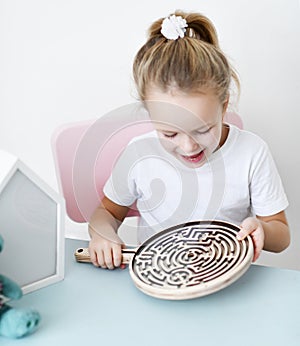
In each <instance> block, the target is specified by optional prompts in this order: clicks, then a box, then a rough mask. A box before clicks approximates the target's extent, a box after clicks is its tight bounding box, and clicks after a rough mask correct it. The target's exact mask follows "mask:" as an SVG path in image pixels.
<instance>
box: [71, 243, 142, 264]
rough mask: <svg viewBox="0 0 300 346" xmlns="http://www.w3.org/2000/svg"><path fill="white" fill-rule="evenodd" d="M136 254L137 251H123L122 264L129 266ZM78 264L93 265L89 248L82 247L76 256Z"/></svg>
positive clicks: (76, 252)
mask: <svg viewBox="0 0 300 346" xmlns="http://www.w3.org/2000/svg"><path fill="white" fill-rule="evenodd" d="M135 253H136V249H122V264H128V263H129V262H130V261H131V258H132V257H133V255H134V254H135ZM74 256H75V258H76V261H77V262H85V263H91V257H90V252H89V249H88V248H83V247H80V248H78V249H77V250H76V251H75V254H74Z"/></svg>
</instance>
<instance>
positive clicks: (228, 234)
mask: <svg viewBox="0 0 300 346" xmlns="http://www.w3.org/2000/svg"><path fill="white" fill-rule="evenodd" d="M238 230H239V229H238V228H237V227H231V224H227V223H222V222H220V223H218V222H212V223H207V224H206V223H201V222H200V223H199V222H195V223H193V222H191V223H188V224H186V225H181V226H180V227H174V228H173V229H169V230H166V231H165V232H164V233H160V234H159V237H156V236H153V237H152V238H150V239H149V240H148V241H147V242H146V243H145V244H144V245H143V246H142V247H140V249H139V250H138V252H137V253H136V254H135V259H134V261H132V263H133V264H132V271H133V272H134V274H135V277H136V278H137V281H138V282H139V283H138V282H137V284H140V285H139V286H143V285H147V286H149V285H150V286H151V287H153V288H157V289H161V290H168V291H169V290H178V289H180V290H188V289H189V288H193V287H194V286H201V285H206V287H209V286H211V287H212V286H213V285H214V281H216V284H217V285H224V283H222V278H224V280H225V281H226V278H225V277H226V276H227V277H228V276H230V274H231V272H232V273H235V274H238V273H239V271H243V269H244V268H245V266H249V265H250V263H251V260H252V256H253V253H252V252H253V245H252V242H251V239H250V237H247V238H246V239H245V240H243V241H239V240H237V238H236V234H237V232H238ZM250 243H251V244H250ZM239 268H240V269H239ZM228 281H230V280H228ZM214 290H216V288H215V289H214Z"/></svg>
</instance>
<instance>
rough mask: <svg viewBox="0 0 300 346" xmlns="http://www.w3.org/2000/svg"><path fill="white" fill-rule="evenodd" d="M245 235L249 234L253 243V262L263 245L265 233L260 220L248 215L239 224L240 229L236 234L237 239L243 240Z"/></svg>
mask: <svg viewBox="0 0 300 346" xmlns="http://www.w3.org/2000/svg"><path fill="white" fill-rule="evenodd" d="M247 235H250V236H251V238H252V240H253V244H254V256H253V262H255V261H256V260H257V259H258V257H259V255H260V253H261V251H262V249H263V247H264V241H265V234H264V230H263V226H262V224H261V222H260V221H259V220H258V219H257V218H256V217H248V218H247V219H245V220H244V221H243V222H242V224H241V230H240V231H239V232H238V234H237V239H238V240H243V239H244V238H246V236H247Z"/></svg>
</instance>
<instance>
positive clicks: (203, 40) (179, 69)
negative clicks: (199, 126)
mask: <svg viewBox="0 0 300 346" xmlns="http://www.w3.org/2000/svg"><path fill="white" fill-rule="evenodd" d="M174 15H175V16H180V17H181V19H183V20H185V21H186V24H187V25H186V28H184V37H182V36H181V37H182V38H178V39H168V38H167V37H165V36H164V35H163V34H162V32H161V31H162V24H163V21H164V18H161V19H159V20H157V21H155V22H154V23H153V24H152V25H151V26H150V28H149V30H148V40H147V42H146V43H145V44H144V45H143V46H142V47H141V49H140V50H139V51H138V53H137V54H136V57H135V59H134V64H133V76H134V79H135V83H136V86H137V91H138V93H139V97H140V99H141V100H145V99H146V98H147V92H148V91H149V88H150V87H152V86H155V87H156V88H159V89H160V90H161V91H163V92H167V91H168V90H169V89H170V88H173V87H174V86H175V87H176V88H178V89H179V90H180V91H182V92H198V91H204V90H207V89H210V90H212V91H214V92H215V93H216V94H217V95H218V97H219V98H220V101H221V102H222V103H225V102H226V101H227V100H228V97H229V88H230V84H231V81H234V82H235V84H236V85H237V89H238V90H239V87H240V84H239V79H238V76H237V73H236V72H235V71H234V69H233V68H232V67H231V66H230V64H229V62H228V60H227V58H226V57H225V55H224V53H223V52H222V51H221V49H220V47H219V41H218V36H217V32H216V29H215V27H214V25H213V24H212V22H211V21H210V20H209V19H208V18H207V17H205V16H204V15H202V14H199V13H185V12H182V11H176V12H175V13H174Z"/></svg>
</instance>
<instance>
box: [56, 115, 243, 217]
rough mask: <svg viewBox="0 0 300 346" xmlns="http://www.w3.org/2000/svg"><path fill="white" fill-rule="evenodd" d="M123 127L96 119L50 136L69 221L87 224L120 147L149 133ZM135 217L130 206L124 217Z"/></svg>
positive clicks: (235, 120)
mask: <svg viewBox="0 0 300 346" xmlns="http://www.w3.org/2000/svg"><path fill="white" fill-rule="evenodd" d="M224 121H225V122H227V123H231V124H234V125H236V126H237V127H239V128H243V123H242V120H241V118H240V116H239V115H237V114H236V113H232V112H231V113H226V115H225V119H224ZM123 125H124V126H123ZM123 125H122V124H120V123H119V122H118V126H117V128H116V124H115V123H114V122H113V121H112V120H107V119H106V120H104V121H102V120H101V118H100V119H94V120H88V121H81V122H76V123H69V124H65V125H62V126H60V127H59V128H57V129H56V131H55V132H54V134H53V136H52V139H51V142H52V143H51V144H52V151H53V156H54V163H55V169H56V175H57V180H58V183H59V189H60V192H61V193H62V195H63V196H64V198H65V200H66V211H67V215H68V216H69V217H70V219H71V220H73V221H75V222H80V223H83V222H87V220H89V218H90V216H91V215H92V213H93V211H94V210H95V209H96V207H97V206H98V205H99V202H100V200H101V199H102V197H103V191H102V190H103V186H104V184H105V182H106V181H107V179H108V177H109V175H110V173H111V171H112V168H113V166H114V163H115V162H116V160H117V158H118V156H119V155H120V154H121V153H122V151H123V149H124V147H125V146H126V145H127V144H128V142H129V141H130V140H131V139H132V138H133V137H135V136H138V135H140V134H143V133H146V132H149V131H151V130H152V129H153V128H152V126H151V124H150V123H149V122H148V123H147V122H145V121H143V122H135V123H134V124H131V125H130V126H128V124H126V122H125V123H124V124H123ZM138 215H139V213H138V211H137V210H136V208H135V205H133V206H132V208H131V209H130V211H129V214H128V216H138Z"/></svg>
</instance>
